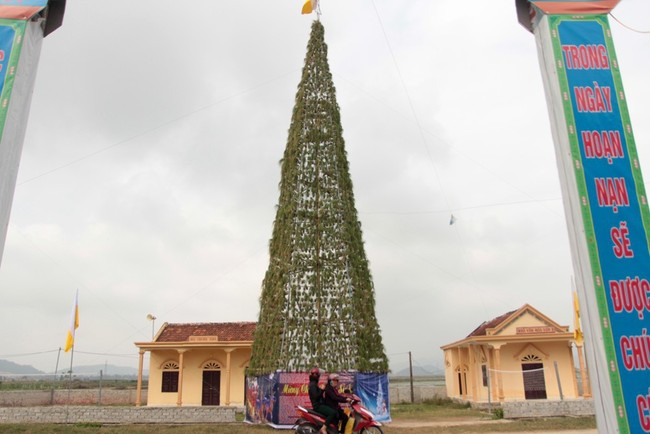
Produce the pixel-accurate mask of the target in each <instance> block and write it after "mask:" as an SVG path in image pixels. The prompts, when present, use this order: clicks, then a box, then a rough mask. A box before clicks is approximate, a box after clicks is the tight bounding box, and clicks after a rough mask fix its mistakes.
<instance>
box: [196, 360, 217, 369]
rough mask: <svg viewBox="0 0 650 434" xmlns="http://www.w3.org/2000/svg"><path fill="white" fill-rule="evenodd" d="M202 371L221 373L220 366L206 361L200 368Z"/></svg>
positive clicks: (214, 362)
mask: <svg viewBox="0 0 650 434" xmlns="http://www.w3.org/2000/svg"><path fill="white" fill-rule="evenodd" d="M201 369H203V370H204V371H221V365H220V364H219V362H217V361H216V360H208V361H207V362H205V363H204V364H203V366H201Z"/></svg>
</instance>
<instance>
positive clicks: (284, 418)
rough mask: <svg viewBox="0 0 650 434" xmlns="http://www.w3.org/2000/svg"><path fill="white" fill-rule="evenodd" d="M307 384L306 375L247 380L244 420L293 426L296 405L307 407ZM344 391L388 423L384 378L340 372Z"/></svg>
mask: <svg viewBox="0 0 650 434" xmlns="http://www.w3.org/2000/svg"><path fill="white" fill-rule="evenodd" d="M326 380H327V374H323V375H321V382H320V384H321V386H323V387H324V385H325V382H326ZM359 382H361V384H362V385H361V386H360V383H359ZM308 385H309V374H308V373H306V372H281V371H278V372H275V373H273V374H270V375H264V376H259V377H247V378H246V421H247V422H250V423H265V424H269V425H272V426H277V427H288V426H293V425H294V424H295V422H296V420H297V419H298V413H297V411H296V406H298V405H300V406H303V407H306V408H311V403H310V401H309V390H308ZM346 389H347V390H350V391H352V392H353V393H356V394H357V395H359V397H360V398H361V402H362V403H363V405H364V406H365V407H366V408H368V409H369V410H370V411H372V412H374V413H375V415H376V416H378V417H377V420H379V421H389V420H390V404H389V399H388V375H386V374H360V373H356V372H341V373H340V374H339V391H340V392H341V393H343V392H344V391H345V390H346ZM378 411H379V412H380V413H381V414H380V413H378ZM380 416H381V417H380Z"/></svg>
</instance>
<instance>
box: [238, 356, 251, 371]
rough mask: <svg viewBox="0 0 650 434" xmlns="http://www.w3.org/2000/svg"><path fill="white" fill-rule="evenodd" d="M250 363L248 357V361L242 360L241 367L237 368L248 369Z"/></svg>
mask: <svg viewBox="0 0 650 434" xmlns="http://www.w3.org/2000/svg"><path fill="white" fill-rule="evenodd" d="M250 363H251V359H250V357H249V358H248V359H246V360H244V363H242V364H241V365H239V367H240V368H248V365H250Z"/></svg>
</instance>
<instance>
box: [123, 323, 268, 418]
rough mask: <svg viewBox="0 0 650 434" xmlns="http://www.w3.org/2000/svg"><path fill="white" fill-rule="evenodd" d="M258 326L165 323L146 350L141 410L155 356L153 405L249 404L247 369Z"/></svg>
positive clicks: (143, 350)
mask: <svg viewBox="0 0 650 434" xmlns="http://www.w3.org/2000/svg"><path fill="white" fill-rule="evenodd" d="M255 326H256V323H254V322H237V323H196V324H168V323H165V324H163V326H162V327H161V328H160V330H159V331H158V334H157V335H156V336H155V338H154V339H153V341H152V342H136V343H135V345H136V346H137V347H138V349H139V350H140V351H139V352H140V361H139V366H138V389H137V397H136V405H138V406H139V405H140V403H141V402H142V400H141V391H142V370H143V362H144V355H145V353H146V352H147V351H149V352H150V362H149V387H148V391H147V405H148V406H166V405H176V406H201V405H241V406H243V405H244V383H245V379H246V373H245V371H246V368H247V367H248V363H249V361H250V357H251V346H252V345H253V331H254V330H255Z"/></svg>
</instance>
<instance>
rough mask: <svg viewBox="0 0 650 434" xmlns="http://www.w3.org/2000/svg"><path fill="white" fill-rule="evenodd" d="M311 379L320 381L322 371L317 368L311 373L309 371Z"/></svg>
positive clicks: (312, 369)
mask: <svg viewBox="0 0 650 434" xmlns="http://www.w3.org/2000/svg"><path fill="white" fill-rule="evenodd" d="M309 378H313V379H316V380H318V379H319V378H320V370H319V369H318V368H316V367H313V368H311V371H309Z"/></svg>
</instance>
